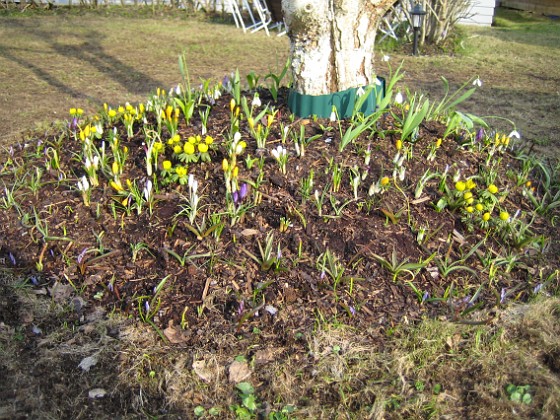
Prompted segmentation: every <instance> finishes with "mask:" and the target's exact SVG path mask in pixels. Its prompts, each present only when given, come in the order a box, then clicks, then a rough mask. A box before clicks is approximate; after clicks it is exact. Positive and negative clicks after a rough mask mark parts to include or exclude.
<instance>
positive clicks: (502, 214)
mask: <svg viewBox="0 0 560 420" xmlns="http://www.w3.org/2000/svg"><path fill="white" fill-rule="evenodd" d="M500 219H501V220H503V221H504V222H505V221H506V220H508V219H509V213H508V212H507V211H502V212H500Z"/></svg>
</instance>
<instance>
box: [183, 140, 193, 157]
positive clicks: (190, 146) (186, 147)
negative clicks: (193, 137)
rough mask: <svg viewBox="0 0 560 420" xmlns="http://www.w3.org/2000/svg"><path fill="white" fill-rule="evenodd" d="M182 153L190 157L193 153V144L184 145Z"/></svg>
mask: <svg viewBox="0 0 560 420" xmlns="http://www.w3.org/2000/svg"><path fill="white" fill-rule="evenodd" d="M183 152H185V153H186V154H187V155H192V154H193V153H194V144H192V143H185V145H184V146H183Z"/></svg>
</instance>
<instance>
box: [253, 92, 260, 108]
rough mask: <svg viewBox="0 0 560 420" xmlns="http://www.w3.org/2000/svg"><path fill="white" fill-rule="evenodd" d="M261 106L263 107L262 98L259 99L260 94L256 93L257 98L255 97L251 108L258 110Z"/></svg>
mask: <svg viewBox="0 0 560 420" xmlns="http://www.w3.org/2000/svg"><path fill="white" fill-rule="evenodd" d="M261 105H262V102H261V98H259V95H258V93H255V96H254V97H253V102H251V106H254V107H255V108H258V107H259V106H261Z"/></svg>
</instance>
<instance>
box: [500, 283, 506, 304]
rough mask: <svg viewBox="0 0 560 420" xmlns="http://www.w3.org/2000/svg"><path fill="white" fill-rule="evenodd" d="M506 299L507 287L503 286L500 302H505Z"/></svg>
mask: <svg viewBox="0 0 560 420" xmlns="http://www.w3.org/2000/svg"><path fill="white" fill-rule="evenodd" d="M505 301H506V288H505V287H503V288H502V291H501V292H500V303H504V302H505Z"/></svg>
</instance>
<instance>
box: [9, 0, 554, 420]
mask: <svg viewBox="0 0 560 420" xmlns="http://www.w3.org/2000/svg"><path fill="white" fill-rule="evenodd" d="M0 22H1V25H0V39H1V40H2V41H1V46H0V68H1V69H2V77H1V78H0V104H2V107H0V144H1V145H2V146H4V150H3V152H2V159H1V160H0V191H1V195H0V209H1V210H2V211H1V214H0V229H1V230H2V232H3V235H2V237H1V238H0V370H1V371H2V372H4V374H3V375H4V376H3V378H10V380H3V381H0V418H19V417H23V416H30V417H33V418H77V419H78V418H116V417H119V418H131V419H132V418H177V419H184V418H195V417H200V418H216V419H218V418H219V419H222V418H239V419H243V418H268V419H289V418H298V419H316V418H317V419H318V418H325V419H326V418H329V419H330V418H341V419H342V418H345V419H346V418H348V419H350V418H356V419H358V418H359V419H362V418H428V417H429V418H449V417H452V418H484V419H486V418H512V417H516V418H558V417H559V416H560V377H559V371H560V364H559V362H558V361H559V360H560V351H559V349H560V339H559V337H560V327H559V326H560V323H559V321H560V319H559V318H560V298H559V297H558V291H559V290H560V283H559V281H560V278H559V276H560V271H559V261H560V257H559V255H560V236H559V234H558V229H557V224H558V221H559V220H560V214H559V212H558V211H559V206H560V166H559V165H558V163H557V161H556V160H554V159H553V158H554V157H555V156H559V155H560V138H559V137H558V130H559V128H560V127H559V125H558V124H559V123H558V119H557V118H555V117H554V115H556V113H557V112H558V111H560V109H559V108H560V100H559V81H560V67H559V66H558V64H559V63H558V61H559V59H558V54H555V53H554V51H556V50H557V49H558V48H559V46H560V42H559V41H560V25H559V24H558V22H555V21H551V20H549V19H547V18H544V17H535V16H532V15H528V14H522V13H518V12H513V11H507V10H501V11H500V12H499V15H498V18H497V20H496V22H497V26H496V27H493V28H473V27H468V28H462V32H463V36H462V38H461V39H460V41H458V42H457V44H456V46H455V47H454V49H453V51H449V52H441V51H440V52H439V53H438V54H435V53H430V54H426V55H422V56H420V57H411V56H410V55H408V54H407V53H406V52H403V50H404V48H406V47H401V48H398V49H396V50H393V49H391V50H389V46H388V45H381V46H379V48H380V50H379V54H378V57H380V56H381V55H382V54H385V53H388V54H389V55H390V56H391V60H390V61H389V63H386V62H382V61H381V60H379V74H381V75H386V76H387V77H388V78H389V77H390V75H391V74H392V75H393V76H394V75H395V73H394V71H395V69H396V68H397V67H398V66H399V64H400V63H401V62H402V63H403V64H402V69H403V71H404V77H403V78H402V79H400V80H399V81H398V83H397V85H396V87H395V89H394V90H393V91H390V92H388V95H389V97H391V95H393V96H394V95H396V94H397V93H398V92H401V93H404V94H405V102H404V104H402V105H399V104H392V105H388V107H387V108H386V109H384V110H382V111H383V112H381V111H380V113H379V114H378V115H377V114H376V115H375V116H372V117H371V119H370V120H367V119H366V120H365V121H366V122H371V127H375V129H372V130H366V131H365V132H364V133H361V134H359V135H357V136H355V138H352V139H350V140H348V142H345V139H347V136H345V133H348V132H349V131H350V129H351V128H352V127H356V126H359V125H360V124H362V123H363V121H364V120H362V119H360V118H361V117H360V116H353V117H352V118H351V119H350V120H349V121H328V120H321V119H318V120H314V119H303V120H301V119H293V118H291V117H290V115H289V112H288V111H287V108H286V104H285V102H286V90H285V89H281V90H280V91H279V92H278V97H276V93H277V92H276V91H275V90H274V89H271V86H272V85H271V84H270V80H267V79H266V78H265V75H267V74H268V73H274V74H279V73H280V72H281V69H282V68H283V66H284V64H285V62H286V59H287V56H288V48H289V45H288V39H287V38H286V37H275V36H272V37H266V36H265V35H264V34H262V33H256V34H243V33H242V32H241V31H239V30H237V29H236V28H235V27H234V26H233V25H232V24H231V22H228V21H227V20H225V19H223V17H220V16H217V17H214V18H213V19H212V20H210V19H208V18H205V17H203V16H200V15H191V16H187V15H186V14H185V13H177V12H166V13H158V14H157V15H153V14H151V13H146V10H145V9H140V11H138V10H135V11H134V10H133V11H130V10H125V11H123V10H116V9H103V10H100V11H83V10H82V11H80V10H74V11H61V10H54V11H49V12H46V11H42V12H40V11H36V12H34V13H27V12H26V13H20V12H13V11H2V14H1V15H0ZM182 54H184V56H185V57H186V60H187V64H188V71H189V73H190V79H191V80H192V84H193V86H196V87H197V89H196V93H193V94H192V95H194V96H191V95H188V94H186V93H185V92H186V90H185V89H184V86H183V89H182V93H178V94H177V93H173V92H171V93H167V92H168V91H169V89H170V88H172V87H175V86H177V85H178V84H181V83H183V82H184V80H183V77H182V76H183V75H182V74H181V72H180V71H179V64H178V57H179V56H180V55H182ZM235 69H239V73H240V74H241V83H242V84H243V85H244V86H246V85H245V78H244V76H245V75H246V74H249V73H250V72H254V74H255V75H257V76H260V79H259V82H258V85H259V86H260V87H259V89H258V90H257V92H258V93H259V95H260V96H259V100H258V102H261V103H260V104H257V101H256V100H255V96H254V92H253V91H251V92H249V91H247V92H244V93H243V94H242V95H241V96H240V97H238V98H237V101H233V103H232V98H235V97H236V95H237V94H238V93H236V90H235V89H234V87H232V86H235V83H234V84H233V85H232V86H229V85H220V83H219V82H220V81H221V80H222V79H223V77H224V76H225V75H228V76H229V77H232V72H233V71H234V70H235ZM440 77H444V78H445V79H447V80H448V81H449V84H450V86H451V91H452V92H454V91H455V90H456V89H458V88H460V86H461V85H462V84H463V83H466V82H467V84H466V85H465V86H464V87H463V88H462V89H463V90H462V91H463V92H464V91H466V90H468V89H471V88H472V87H473V85H472V84H471V82H470V81H471V80H473V79H474V78H475V77H479V78H480V79H481V80H482V82H483V84H482V86H481V87H479V88H477V89H476V92H474V94H473V96H472V97H471V98H470V99H469V100H468V101H466V102H463V103H461V104H460V105H459V109H460V110H461V111H463V112H470V113H473V114H476V115H478V116H480V117H483V118H484V119H485V120H486V121H487V122H488V124H489V125H490V128H487V129H486V130H485V131H484V132H482V131H480V132H479V131H478V126H476V125H475V126H474V127H469V126H468V121H467V120H464V121H463V123H464V125H460V126H459V127H458V128H457V129H455V130H446V128H447V127H448V124H449V121H451V120H450V116H451V115H453V111H454V110H452V109H442V110H440V111H438V112H433V113H428V114H427V116H424V117H423V118H421V119H420V120H419V121H418V124H416V126H414V127H409V128H410V130H408V128H405V126H407V124H410V120H414V118H410V119H407V118H406V117H407V115H408V116H411V115H414V113H418V114H421V113H422V109H423V107H422V104H427V105H426V107H428V105H429V104H434V103H437V102H438V101H439V100H440V99H441V98H442V97H443V95H444V84H443V83H442V81H441V80H440ZM198 85H200V87H199V86H198ZM158 88H163V91H161V90H158ZM217 92H218V93H219V95H217V94H216V93H217ZM414 92H422V93H421V94H420V93H418V94H417V95H416V96H414ZM243 96H245V100H246V101H247V106H243V100H242V99H241V98H242V97H243ZM427 101H429V102H427ZM187 103H192V106H193V108H192V109H193V110H194V112H192V115H191V114H189V111H188V110H189V108H188V107H187V106H185V104H187ZM103 104H107V105H106V106H105V108H104V106H103ZM240 105H241V106H240ZM71 108H72V111H71V112H72V116H71V115H70V109H71ZM78 108H79V109H81V110H83V114H82V111H81V110H80V111H78ZM175 108H176V109H177V111H175ZM175 112H176V114H175ZM257 112H262V115H261V116H264V118H260V117H259V118H256V114H257ZM173 115H177V116H178V117H177V120H174V117H173ZM179 117H180V118H179ZM253 117H255V118H253ZM72 118H75V121H74V122H71V119H72ZM407 121H408V122H407ZM53 122H55V123H54V124H53ZM259 127H260V128H259ZM513 129H516V130H517V131H518V132H520V133H521V139H520V140H518V139H516V138H515V135H510V136H508V133H510V132H511V131H512V130H513ZM235 132H238V134H237V135H235ZM237 136H239V138H237ZM512 149H514V150H513V151H512ZM284 151H286V155H285V160H283V158H282V156H283V155H282V154H283V153H284ZM479 206H480V208H479Z"/></svg>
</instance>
